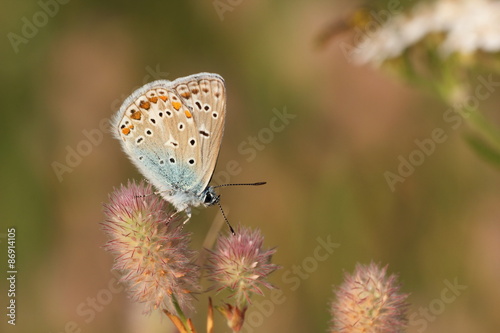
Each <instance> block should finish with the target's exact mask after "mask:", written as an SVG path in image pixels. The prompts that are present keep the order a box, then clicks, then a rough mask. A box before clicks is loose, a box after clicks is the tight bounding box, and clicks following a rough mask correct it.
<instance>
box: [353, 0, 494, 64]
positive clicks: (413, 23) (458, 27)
mask: <svg viewBox="0 0 500 333" xmlns="http://www.w3.org/2000/svg"><path fill="white" fill-rule="evenodd" d="M429 34H442V35H443V36H444V40H443V42H442V44H441V45H440V46H439V52H440V53H441V54H442V55H443V56H448V55H450V54H452V53H455V52H459V53H473V52H475V51H476V50H482V51H486V52H497V51H499V50H500V1H492V0H438V1H435V2H433V3H431V4H429V3H425V4H421V5H417V6H415V7H414V8H413V10H412V11H411V12H410V13H408V14H397V15H395V16H393V17H391V18H390V19H389V20H388V21H387V22H385V23H384V24H383V25H382V26H380V27H379V29H377V30H376V31H375V32H373V33H371V34H366V35H365V38H364V39H363V40H362V41H361V42H360V43H359V44H358V45H357V46H356V48H355V49H354V50H353V53H352V55H353V58H354V60H355V61H356V62H357V63H360V64H364V63H374V64H377V65H378V64H380V63H382V62H383V61H384V60H387V59H391V58H394V57H397V56H399V55H400V54H401V53H402V52H403V51H404V50H405V49H407V48H409V47H411V46H412V45H414V44H415V43H417V42H419V41H420V40H422V39H423V38H424V37H425V36H427V35H429Z"/></svg>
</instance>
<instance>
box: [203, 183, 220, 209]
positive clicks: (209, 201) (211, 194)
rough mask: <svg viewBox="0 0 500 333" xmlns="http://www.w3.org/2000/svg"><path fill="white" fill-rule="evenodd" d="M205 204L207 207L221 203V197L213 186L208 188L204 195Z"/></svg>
mask: <svg viewBox="0 0 500 333" xmlns="http://www.w3.org/2000/svg"><path fill="white" fill-rule="evenodd" d="M202 198H203V204H204V205H205V206H212V205H215V204H216V203H218V202H219V200H220V196H219V195H218V194H217V193H215V190H214V188H213V187H212V186H208V187H207V188H206V189H205V191H203V193H202Z"/></svg>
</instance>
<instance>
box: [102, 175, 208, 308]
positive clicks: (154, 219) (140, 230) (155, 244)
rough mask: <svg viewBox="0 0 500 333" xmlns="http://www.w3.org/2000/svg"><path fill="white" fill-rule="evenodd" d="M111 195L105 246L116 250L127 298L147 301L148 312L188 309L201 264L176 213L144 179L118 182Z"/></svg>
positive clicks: (103, 225) (106, 205) (110, 250)
mask: <svg viewBox="0 0 500 333" xmlns="http://www.w3.org/2000/svg"><path fill="white" fill-rule="evenodd" d="M109 201H110V202H109V203H108V204H105V205H104V210H105V215H106V220H105V221H104V222H103V223H102V227H103V230H104V231H105V233H106V234H107V235H108V236H109V238H110V239H109V241H108V242H107V243H106V245H105V246H104V247H105V249H106V250H108V251H109V252H111V253H112V254H113V255H114V256H115V263H114V266H113V268H114V269H116V270H118V271H119V272H121V274H122V278H121V280H120V281H121V282H122V283H124V284H125V285H126V286H127V290H128V292H129V294H130V295H131V298H132V299H133V300H134V301H137V302H140V303H145V304H146V308H145V311H146V312H147V313H149V312H151V310H152V309H157V308H158V309H160V310H165V311H168V312H170V313H174V314H176V313H177V312H178V311H177V310H178V309H179V308H180V309H182V310H183V311H184V310H188V309H191V308H192V306H191V301H192V299H193V296H192V294H193V292H195V291H197V290H198V289H199V287H198V284H197V283H198V282H197V281H198V276H199V269H198V267H197V266H195V265H194V264H193V256H194V253H193V251H191V250H190V249H189V247H188V246H189V234H187V233H184V232H182V229H181V227H180V223H179V222H180V221H179V219H180V217H179V214H178V213H176V212H175V210H173V208H171V207H170V205H168V203H167V202H166V201H164V200H163V199H161V198H159V197H158V196H157V195H154V194H153V190H152V188H151V185H145V184H144V183H143V182H141V183H140V184H138V185H137V184H136V183H135V182H129V183H128V185H127V186H123V185H122V186H121V187H120V188H119V189H117V190H115V191H114V192H113V193H112V194H111V195H110V200H109ZM181 216H183V215H181Z"/></svg>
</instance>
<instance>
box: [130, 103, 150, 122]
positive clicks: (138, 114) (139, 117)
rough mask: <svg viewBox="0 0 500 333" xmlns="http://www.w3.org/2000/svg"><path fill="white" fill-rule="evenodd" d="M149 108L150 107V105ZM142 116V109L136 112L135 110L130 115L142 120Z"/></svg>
mask: <svg viewBox="0 0 500 333" xmlns="http://www.w3.org/2000/svg"><path fill="white" fill-rule="evenodd" d="M148 104H149V103H148ZM148 109H149V107H148ZM141 116H142V113H141V111H136V112H134V113H132V114H131V115H130V118H132V119H134V120H141Z"/></svg>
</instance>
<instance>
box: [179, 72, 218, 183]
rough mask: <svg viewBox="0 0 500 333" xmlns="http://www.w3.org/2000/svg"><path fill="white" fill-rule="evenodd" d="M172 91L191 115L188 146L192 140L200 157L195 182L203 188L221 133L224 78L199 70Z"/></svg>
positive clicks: (209, 175)
mask: <svg viewBox="0 0 500 333" xmlns="http://www.w3.org/2000/svg"><path fill="white" fill-rule="evenodd" d="M175 90H176V91H177V93H178V95H179V96H180V98H181V99H182V101H183V105H185V106H187V107H188V111H189V112H190V113H191V115H192V119H193V124H194V127H189V129H190V130H194V131H193V132H192V133H190V140H189V146H191V144H193V142H195V145H197V147H196V151H197V152H198V153H199V158H200V159H201V164H200V168H201V172H200V175H201V178H200V179H199V182H200V184H202V191H203V190H204V189H205V188H206V187H207V185H208V183H209V181H210V178H211V177H212V175H213V171H214V169H215V165H216V163H217V157H218V156H219V150H220V146H221V142H222V136H223V134H224V123H225V120H226V89H225V86H224V80H223V79H222V77H221V76H219V75H217V74H209V73H200V74H196V75H192V76H189V77H186V78H184V79H181V80H180V82H179V84H178V85H177V86H176V87H175ZM191 135H192V136H191ZM191 138H194V139H195V141H192V140H191Z"/></svg>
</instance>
